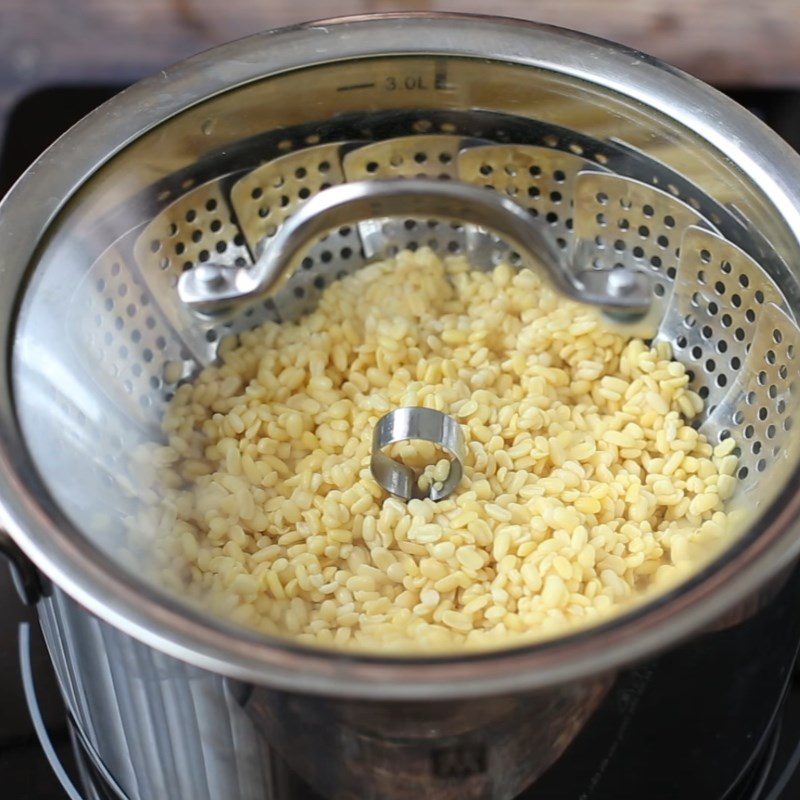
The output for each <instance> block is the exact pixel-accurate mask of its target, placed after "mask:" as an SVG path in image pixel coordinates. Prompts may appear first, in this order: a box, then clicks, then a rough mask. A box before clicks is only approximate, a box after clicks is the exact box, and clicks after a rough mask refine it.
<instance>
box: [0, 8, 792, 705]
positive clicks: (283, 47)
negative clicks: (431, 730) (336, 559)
mask: <svg viewBox="0 0 800 800" xmlns="http://www.w3.org/2000/svg"><path fill="white" fill-rule="evenodd" d="M399 22H402V24H398V23H399ZM413 54H435V55H443V56H452V57H462V58H481V59H486V58H492V59H493V60H497V61H504V62H508V63H516V64H520V65H526V66H531V67H538V68H542V69H545V70H550V71H555V72H560V73H563V74H566V75H569V76H571V77H574V78H578V79H581V80H584V81H588V82H590V83H593V84H595V85H598V86H600V87H602V88H604V89H607V90H610V91H613V92H615V93H617V94H619V95H623V96H626V97H628V98H631V99H633V100H636V101H638V102H640V103H642V104H644V105H645V106H649V107H650V108H652V109H654V110H656V111H658V112H661V113H662V114H666V115H667V116H669V117H671V118H672V119H673V120H675V121H677V122H678V123H680V124H682V125H683V126H685V127H687V128H689V129H691V130H693V131H694V132H695V133H696V134H698V135H699V136H700V137H701V138H702V139H704V140H705V141H706V142H707V143H708V144H709V145H711V146H712V147H714V148H715V149H716V150H717V151H719V152H721V153H722V154H724V155H725V156H726V157H727V158H729V159H730V160H731V161H732V162H733V163H734V164H736V165H737V166H738V167H739V169H741V170H743V171H744V172H745V173H746V174H748V175H749V176H750V177H751V179H752V180H753V182H754V183H755V184H757V185H758V186H759V188H760V191H761V192H763V193H764V194H765V195H766V196H768V197H769V198H770V200H771V202H772V204H773V206H774V207H775V208H776V210H777V211H778V212H779V213H780V214H781V215H782V217H783V219H784V221H785V223H786V225H787V227H788V230H789V231H790V233H791V235H792V237H793V238H794V239H795V240H800V158H798V156H797V155H796V154H795V153H794V152H793V151H792V150H791V148H789V146H788V145H786V144H785V143H784V142H783V141H782V140H781V139H780V138H779V137H778V136H777V135H776V134H774V133H773V132H772V131H771V130H769V128H767V127H766V126H765V125H764V124H763V123H761V122H760V121H758V120H757V119H756V118H755V117H753V116H752V115H750V114H749V113H747V112H746V111H744V110H743V109H741V108H740V107H739V106H738V105H737V104H735V103H734V102H733V101H731V100H729V99H728V98H726V97H725V96H724V95H722V94H720V93H719V92H717V91H715V90H713V89H712V88H710V87H708V86H706V85H705V84H703V83H701V82H700V81H698V80H696V79H694V78H692V77H690V76H688V75H686V74H684V73H682V72H680V71H678V70H676V69H674V68H673V67H670V66H667V65H665V64H663V63H661V62H659V61H657V60H655V59H653V58H651V57H649V56H646V55H643V54H642V53H639V52H636V51H634V50H630V49H627V48H624V47H621V46H619V45H613V44H611V43H609V42H606V41H604V40H601V39H597V38H594V37H590V36H586V35H584V34H579V33H576V32H573V31H568V30H565V29H562V28H555V27H552V26H546V25H540V24H537V23H532V22H525V21H520V20H512V19H508V18H498V17H487V16H475V15H465V14H428V13H410V14H404V13H395V12H392V13H386V14H376V15H360V16H355V17H344V18H337V19H333V20H323V21H319V22H311V23H307V24H304V25H299V26H294V27H290V28H285V29H281V30H277V31H275V30H273V31H265V32H263V33H259V34H255V35H254V36H250V37H248V38H245V39H241V40H239V41H237V42H233V43H230V44H227V45H222V46H220V47H217V48H214V49H212V50H209V51H206V52H205V53H202V54H200V55H197V56H194V57H193V58H190V59H188V60H186V61H183V62H180V63H178V64H176V65H174V66H173V67H170V68H168V69H166V70H163V71H162V72H161V73H159V74H158V75H156V76H154V77H152V78H149V79H146V80H144V81H141V82H140V83H137V84H136V85H134V86H133V87H131V88H129V89H126V90H125V91H124V92H122V93H121V94H119V95H117V96H116V97H115V98H113V99H111V100H110V101H108V102H107V103H105V104H104V105H102V106H101V107H100V108H99V109H97V110H96V111H94V112H92V113H91V114H90V115H89V116H88V117H86V118H85V119H84V120H82V121H81V122H79V123H78V124H77V125H76V126H74V127H73V128H72V129H71V130H70V131H68V132H67V133H66V134H64V135H63V136H62V137H61V138H60V139H59V140H57V141H56V142H55V143H54V144H53V145H52V146H51V147H50V148H48V150H46V151H45V152H44V153H43V154H42V155H41V156H40V157H39V158H38V159H37V160H36V161H35V162H34V164H33V165H32V166H31V167H29V169H28V170H27V171H26V172H25V174H24V175H23V176H22V177H21V178H20V179H19V181H18V182H17V183H16V184H15V186H14V187H13V188H12V190H11V191H10V192H9V194H8V195H7V197H6V198H5V199H4V200H3V202H2V203H0V241H3V242H5V246H4V248H3V255H2V258H1V259H0V269H2V271H3V272H4V273H5V274H6V275H7V276H10V281H9V282H10V283H11V284H13V287H14V292H15V293H16V295H17V298H16V299H17V300H19V298H20V297H21V296H22V294H23V293H24V285H25V275H26V272H27V270H28V266H29V263H30V261H31V259H32V258H33V255H34V253H35V251H36V249H37V247H38V246H39V243H40V242H41V240H42V238H43V236H44V235H45V233H46V231H47V230H48V228H49V227H50V225H51V224H52V222H53V220H54V219H55V217H56V216H57V214H58V213H59V212H60V210H61V209H62V208H63V206H64V204H65V203H66V202H67V200H68V199H69V198H70V197H71V196H72V195H73V194H74V193H75V192H76V191H77V190H78V188H79V187H80V186H81V185H82V184H83V183H84V182H85V181H86V180H87V179H88V178H89V177H90V176H91V175H92V174H93V173H94V172H95V171H97V170H98V169H100V168H101V167H102V166H103V164H104V163H105V162H107V161H108V160H109V159H111V158H112V157H113V156H114V155H116V154H117V153H118V152H119V151H120V150H122V149H124V148H125V147H126V146H127V145H129V144H130V143H132V142H133V141H134V140H136V139H137V138H138V137H139V136H141V135H143V134H144V133H145V132H147V131H148V130H150V129H152V128H153V127H155V126H156V125H158V124H160V123H161V122H163V121H164V120H165V119H167V118H169V117H172V116H174V115H176V114H179V113H181V112H182V111H185V110H186V109H187V108H189V107H191V106H193V105H195V104H197V103H199V102H202V101H204V100H207V99H209V98H210V97H212V96H214V95H216V94H219V93H222V92H225V91H228V90H231V89H233V88H235V87H237V86H241V85H243V84H246V83H249V82H252V81H256V80H259V79H262V78H265V77H268V76H270V75H275V74H278V73H280V72H286V71H290V70H294V69H298V68H305V67H310V66H316V65H321V64H324V63H330V62H334V61H341V60H349V59H361V58H370V57H379V56H391V55H413ZM634 78H635V80H634ZM776 163H780V164H781V170H780V171H778V170H775V169H774V167H773V165H774V164H776ZM14 323H15V320H12V319H10V320H9V323H8V325H7V326H6V327H5V329H4V330H2V331H0V335H2V337H3V340H2V342H0V345H2V347H3V349H4V350H5V353H6V357H5V358H4V359H2V360H0V505H2V518H3V522H4V526H5V528H6V530H7V531H8V532H9V534H10V535H11V537H12V538H13V539H14V541H15V542H16V543H17V544H18V545H19V547H20V548H21V549H22V550H23V551H24V553H25V554H26V555H27V556H28V557H29V558H30V559H31V560H32V561H33V562H34V564H35V565H36V566H37V567H38V568H39V569H41V570H42V572H43V573H45V574H46V575H47V576H48V577H49V578H50V579H51V580H52V581H53V582H54V583H55V584H56V585H57V586H58V587H59V588H61V589H63V590H64V591H65V592H66V593H67V594H68V595H70V596H71V597H72V598H73V599H75V600H76V601H77V602H78V603H80V604H82V605H83V606H85V608H86V609H88V610H89V611H90V612H92V613H93V614H96V615H97V616H98V617H100V618H101V619H103V620H105V621H106V622H108V623H110V624H111V625H113V626H114V627H116V628H118V629H120V630H121V631H123V632H125V633H127V634H129V635H130V636H132V637H134V638H136V639H138V640H140V641H142V642H144V643H145V644H147V645H149V646H151V647H153V648H155V649H157V650H160V651H163V652H165V653H167V654H169V655H171V656H174V657H176V658H178V659H181V660H183V661H186V662H189V663H192V664H194V665H196V666H198V667H201V668H204V669H208V670H211V671H213V672H217V673H220V674H223V675H227V676H230V677H233V678H237V679H242V680H248V681H254V682H256V683H264V684H269V685H272V686H276V687H279V688H284V689H291V690H295V691H303V692H314V693H325V694H332V695H345V696H347V695H350V696H360V697H370V698H376V699H377V698H380V699H408V698H416V699H424V698H431V699H433V698H437V699H444V698H452V697H459V696H460V697H464V696H469V695H482V694H490V693H503V692H510V691H515V690H520V689H537V688H542V687H546V686H549V685H553V684H557V683H563V682H566V681H570V680H577V679H581V678H584V677H587V676H590V675H592V674H597V673H600V672H603V671H607V670H611V669H614V668H616V667H619V666H620V665H622V664H626V663H629V662H631V661H634V660H636V659H639V658H642V657H644V656H646V655H648V654H652V653H654V652H655V651H657V650H659V649H662V648H665V647H667V646H668V645H671V644H673V643H675V642H676V641H678V640H680V639H682V638H685V637H686V636H688V635H690V634H691V633H693V632H695V631H697V630H699V629H701V628H702V627H703V626H704V625H707V624H709V623H710V622H712V621H713V620H714V619H716V618H718V617H719V616H720V615H721V614H722V613H724V612H725V611H726V610H728V609H729V608H731V607H732V606H733V605H734V604H735V603H736V602H737V601H739V600H742V599H743V598H744V597H746V596H747V595H749V594H751V593H753V592H754V591H756V590H757V589H758V588H759V586H761V585H762V584H763V583H764V582H766V581H767V580H768V579H769V578H770V577H771V576H773V575H774V574H775V573H776V572H777V571H778V570H779V569H781V568H782V567H783V566H785V565H786V564H788V563H789V562H790V561H791V560H792V559H794V558H795V557H796V556H797V555H798V553H800V537H798V536H797V535H796V531H795V524H796V522H795V521H796V519H797V518H798V515H799V514H800V493H798V491H797V489H798V485H799V484H800V468H796V469H795V471H794V472H793V474H792V475H791V477H790V478H789V480H788V482H787V485H786V486H785V487H784V489H783V490H782V491H781V493H780V495H779V496H778V497H777V498H776V499H775V500H774V501H773V502H772V504H771V505H770V506H769V508H767V509H766V510H765V512H764V514H763V515H762V516H761V518H760V520H758V522H757V525H756V524H754V525H753V526H751V528H750V529H748V530H747V531H746V532H745V533H744V535H742V536H741V538H740V539H739V540H738V541H737V542H736V543H735V544H734V545H732V546H731V547H730V548H729V549H728V550H726V551H725V553H724V554H723V555H722V556H720V557H719V558H718V559H717V560H716V561H715V562H713V563H712V564H709V565H708V566H707V567H706V568H705V569H704V570H702V571H701V572H700V573H699V574H697V575H696V576H694V577H693V578H692V579H690V580H689V581H687V582H686V583H684V584H682V585H680V586H679V587H677V588H676V589H674V590H673V591H672V592H670V593H669V594H667V595H665V596H663V597H659V598H658V599H656V600H651V601H649V602H647V603H646V604H642V605H640V606H639V607H636V608H634V609H633V610H631V611H628V612H627V613H625V614H622V615H619V616H617V617H615V618H613V619H611V620H610V621H608V622H606V623H604V624H602V625H596V626H593V627H589V628H586V629H583V630H581V631H578V632H576V633H573V634H570V635H567V636H563V637H559V638H556V639H553V640H549V641H547V640H546V641H542V642H538V643H533V644H529V645H524V646H517V647H515V648H514V649H510V650H496V651H495V650H493V651H486V652H474V653H468V654H464V655H458V656H454V655H442V656H426V657H418V656H414V657H393V658H385V657H380V656H376V655H368V654H360V653H342V652H336V651H328V650H322V649H312V648H308V647H305V646H300V645H298V644H295V643H292V642H287V641H285V640H282V639H277V638H269V637H265V636H263V635H261V634H257V633H255V632H252V631H248V630H245V629H242V628H236V627H234V626H233V625H230V624H227V623H225V622H223V621H222V620H216V619H212V618H209V617H208V616H206V615H204V614H202V613H201V612H200V611H199V610H196V609H193V608H188V607H186V606H184V605H183V604H181V603H180V602H179V601H178V599H177V598H175V597H173V596H169V595H167V594H166V593H165V592H160V591H156V590H154V589H152V588H151V587H149V586H145V584H143V583H140V582H138V581H137V580H136V579H135V578H134V576H133V575H131V574H129V573H127V572H125V571H124V570H123V569H122V568H121V567H120V566H119V565H118V564H116V563H114V562H113V561H111V559H109V558H108V557H107V556H105V555H104V554H102V553H101V552H100V551H99V550H97V549H95V548H94V547H93V546H92V545H91V544H90V543H89V542H88V541H87V540H86V539H85V538H84V537H83V536H82V535H81V534H80V532H79V531H78V529H77V528H76V527H75V526H74V525H73V524H72V523H71V522H70V521H69V520H68V519H67V518H66V517H65V515H64V514H63V513H62V512H61V511H60V510H59V508H58V507H57V505H56V504H55V502H54V500H53V499H52V497H51V496H50V494H49V493H48V492H47V490H46V489H45V487H44V485H43V484H42V482H41V479H40V478H39V476H38V473H37V471H36V469H35V467H34V465H33V463H32V461H31V459H30V457H29V455H28V453H27V450H26V447H25V445H24V442H23V440H22V436H21V432H20V430H19V426H18V424H17V420H16V416H15V412H14V404H13V398H12V389H11V355H10V354H11V347H12V345H13V340H14Z"/></svg>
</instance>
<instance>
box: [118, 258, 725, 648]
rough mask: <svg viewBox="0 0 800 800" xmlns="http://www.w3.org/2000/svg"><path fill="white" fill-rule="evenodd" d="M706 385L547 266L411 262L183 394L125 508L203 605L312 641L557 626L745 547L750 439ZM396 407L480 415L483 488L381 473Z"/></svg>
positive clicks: (424, 453)
mask: <svg viewBox="0 0 800 800" xmlns="http://www.w3.org/2000/svg"><path fill="white" fill-rule="evenodd" d="M688 382H689V378H688V376H687V374H686V371H685V369H684V368H683V366H682V365H681V364H679V363H677V362H675V361H673V360H672V353H671V351H670V348H669V345H668V344H665V343H657V344H655V345H653V346H648V345H647V344H645V343H644V342H642V341H641V340H638V339H632V340H628V339H626V338H625V337H623V336H622V335H620V334H618V333H616V332H614V331H613V330H610V329H609V328H607V327H606V326H605V325H604V324H603V322H602V321H601V320H600V318H599V317H598V316H597V315H596V314H595V313H594V312H592V311H591V310H588V309H585V308H583V307H581V306H578V305H576V304H573V303H569V302H565V301H564V300H563V299H561V298H559V297H557V296H556V295H555V294H554V293H553V292H552V291H550V290H549V289H548V288H547V287H545V286H543V285H542V283H541V281H540V280H539V278H538V277H537V276H536V275H535V274H534V273H533V272H531V271H529V270H519V271H517V270H514V269H512V268H511V267H509V266H507V265H501V266H499V267H497V268H496V269H494V270H493V271H491V272H482V271H478V270H474V269H472V268H471V267H470V265H469V264H468V263H467V261H466V260H465V259H464V258H461V257H453V258H449V259H447V260H446V261H444V262H443V261H441V260H439V258H437V257H436V256H435V255H434V254H433V253H432V252H431V251H430V250H426V249H423V250H420V251H418V252H416V253H410V252H403V253H400V254H399V255H398V256H397V257H396V258H395V259H392V260H388V261H385V262H381V263H377V264H373V265H370V266H368V267H365V268H364V269H362V270H360V271H358V272H357V273H356V274H354V275H352V276H349V277H345V278H343V279H342V280H339V281H337V282H335V283H334V284H332V285H331V286H329V287H328V288H327V289H326V290H325V291H324V293H323V295H322V297H321V299H320V302H319V305H318V307H317V309H316V310H315V311H314V312H313V313H310V314H308V315H307V316H305V317H303V318H302V319H300V320H299V321H297V322H291V323H281V324H276V323H266V324H264V325H262V326H260V327H259V328H256V329H255V330H253V331H250V332H247V333H244V334H241V335H240V337H239V338H238V341H228V342H225V343H223V346H222V347H221V363H220V365H218V366H214V367H209V368H207V369H205V370H203V371H202V372H201V373H200V375H199V376H197V378H196V379H195V380H194V381H192V382H190V383H186V384H184V385H182V386H180V387H179V388H178V390H177V391H176V393H175V396H174V398H173V400H172V401H171V402H170V404H169V407H168V409H167V412H166V414H165V417H164V420H163V430H164V433H165V435H166V438H167V446H166V447H164V446H163V445H160V446H159V447H158V448H156V447H155V446H153V447H146V448H142V449H141V450H140V451H138V452H137V453H136V454H134V458H135V460H136V463H137V465H138V467H137V468H138V469H139V471H140V473H141V476H143V477H144V478H145V479H146V480H147V481H148V483H149V485H150V486H151V487H152V488H154V489H155V490H156V492H157V494H158V495H159V500H158V502H153V503H150V504H149V505H147V506H146V507H144V508H143V509H142V511H141V512H140V513H139V514H138V515H136V516H135V517H133V518H131V519H130V520H128V522H129V525H128V529H129V542H130V547H131V548H132V549H134V550H135V551H136V552H143V553H148V554H149V555H151V556H152V557H153V558H154V560H155V562H156V568H157V570H158V577H159V580H161V581H162V582H163V583H165V584H166V585H167V586H170V587H172V588H174V589H175V590H177V591H180V592H182V593H183V594H184V595H185V596H189V597H191V598H195V599H196V600H198V601H200V602H202V603H204V604H205V605H206V606H208V607H210V608H211V609H212V610H213V611H215V612H217V613H220V614H224V615H226V616H228V617H230V618H232V619H234V620H235V621H236V622H238V623H241V624H244V625H248V626H251V627H253V628H256V629H259V630H261V631H264V632H265V633H269V634H284V635H289V636H293V637H296V638H297V639H299V640H301V641H305V642H309V643H314V644H322V645H331V646H339V647H355V648H361V649H371V648H372V649H374V648H380V649H381V650H383V651H385V650H386V649H387V648H389V649H393V650H396V651H399V652H402V651H406V650H408V651H414V650H419V649H427V650H441V649H447V648H457V647H464V646H468V647H482V646H499V645H504V644H511V643H516V642H519V641H523V640H527V639H533V638H537V637H542V636H551V635H553V634H555V633H559V632H561V631H566V630H571V629H573V628H574V627H575V626H576V625H583V624H587V623H591V622H593V621H597V620H600V619H602V618H606V617H607V616H608V615H610V614H612V613H615V612H618V611H619V610H620V609H623V608H625V607H626V606H627V605H629V604H630V603H631V602H633V601H634V600H635V599H637V598H639V597H641V596H643V594H644V593H646V592H648V591H650V590H651V589H653V588H658V587H660V586H665V585H668V584H671V583H673V582H674V581H676V580H680V579H681V577H683V576H685V575H686V574H687V572H688V571H689V570H690V569H692V568H693V567H694V566H695V565H696V564H697V562H698V560H699V559H701V558H702V557H704V554H705V553H707V552H709V551H710V549H711V548H713V547H715V546H716V545H718V544H721V543H723V542H724V541H725V540H726V538H727V537H729V536H730V530H729V529H730V518H729V515H728V514H727V513H726V510H725V507H724V502H725V500H726V499H727V498H728V497H730V496H731V494H732V492H733V490H734V486H735V478H734V477H733V475H734V473H735V468H736V456H735V455H734V453H733V449H734V447H735V443H734V442H732V441H731V440H728V441H726V442H723V443H721V444H718V445H717V446H716V447H712V445H711V444H710V443H709V442H707V441H706V440H705V439H704V437H703V436H702V435H701V434H699V433H698V432H697V431H696V430H695V429H694V428H692V427H691V425H690V424H689V420H688V419H687V418H688V417H689V416H694V415H696V414H698V413H700V412H701V411H702V408H703V402H702V400H701V399H700V397H699V396H698V395H697V394H695V393H694V392H692V391H691V390H690V389H689V388H688ZM399 406H426V407H429V408H435V409H438V410H440V411H443V412H445V413H448V414H450V415H452V416H453V417H454V418H455V419H457V420H458V421H459V422H460V423H461V425H462V428H463V431H464V436H465V440H466V443H467V455H466V460H465V464H464V478H463V480H462V482H461V484H460V485H459V487H458V488H457V489H456V491H455V492H454V493H453V494H452V495H451V496H450V497H448V498H447V499H445V500H443V501H441V502H438V503H435V502H433V501H431V500H412V501H410V502H408V503H404V502H401V501H399V500H397V499H395V498H391V497H386V496H385V495H384V493H383V492H382V490H381V489H380V488H379V487H378V486H377V484H376V483H375V481H374V480H373V479H372V476H371V474H370V470H369V460H370V449H371V440H372V430H373V427H374V424H375V422H376V421H377V420H378V419H379V418H380V417H381V416H382V415H383V414H385V413H386V412H388V411H390V410H391V409H393V408H397V407H399ZM425 448H426V445H425V443H409V444H407V445H403V446H402V448H401V451H400V454H401V455H402V457H404V458H407V459H409V460H410V461H414V459H416V460H417V462H418V463H419V464H421V465H426V464H427V465H428V466H427V467H426V468H425V469H424V470H421V474H420V477H419V486H420V487H421V488H423V489H428V488H430V487H431V486H432V485H434V484H441V482H442V481H444V480H446V479H447V476H448V474H449V469H450V464H449V462H448V461H447V460H446V459H443V458H442V457H441V456H440V455H439V454H437V453H436V452H435V451H434V449H431V448H430V446H428V449H427V450H426V449H425ZM156 451H157V453H158V458H155V457H154V454H155V453H156ZM150 494H151V495H152V492H151V493H150Z"/></svg>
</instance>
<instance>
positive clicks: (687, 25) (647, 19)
mask: <svg viewBox="0 0 800 800" xmlns="http://www.w3.org/2000/svg"><path fill="white" fill-rule="evenodd" d="M398 9H402V10H411V9H413V10H430V11H464V12H474V13H487V12H489V11H490V12H492V13H496V14H503V15H506V16H513V17H520V18H527V19H535V20H538V21H542V22H548V23H553V24H557V25H564V26H566V27H575V28H580V29H581V30H584V31H587V32H589V33H593V34H596V35H599V36H604V37H606V38H609V39H612V40H615V41H619V42H623V43H625V44H627V45H630V46H632V47H636V48H639V49H641V50H645V51H646V52H649V53H652V54H654V55H657V56H659V57H661V58H663V59H665V60H667V61H669V62H671V63H673V64H675V65H677V66H679V67H681V68H683V69H685V70H687V71H689V72H691V73H693V74H695V75H697V76H699V77H701V78H703V79H704V80H706V81H709V82H711V83H715V84H717V85H719V86H728V87H729V86H737V87H748V86H753V87H756V86H794V87H797V86H800V0H759V2H754V0H494V2H491V3H487V2H486V0H449V2H448V0H406V1H405V2H401V3H398V2H386V0H0V133H2V120H3V119H4V118H5V116H6V114H7V112H8V109H9V108H11V107H12V106H13V105H14V103H15V102H16V101H17V100H18V99H19V98H20V97H21V96H23V95H24V94H27V93H29V92H31V91H32V90H34V89H36V88H38V87H42V86H52V85H64V84H69V83H87V82H91V83H100V84H102V83H110V84H116V83H124V82H129V81H132V80H135V79H137V78H140V77H142V76H144V75H146V74H149V73H152V72H155V71H156V70H158V69H159V68H160V67H162V66H164V65H165V64H169V63H171V62H174V61H177V60H179V59H181V58H184V57H185V56H187V55H189V54H191V53H194V52H197V51H199V50H204V49H206V48H208V47H211V46H213V45H215V44H218V43H220V42H224V41H226V40H229V39H233V38H237V37H240V36H245V35H247V34H248V33H252V32H255V31H258V30H262V29H264V28H270V27H277V26H280V25H287V24H291V23H296V22H300V21H304V20H309V19H318V18H322V17H332V16H337V15H342V14H353V13H365V12H374V11H391V10H398Z"/></svg>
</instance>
